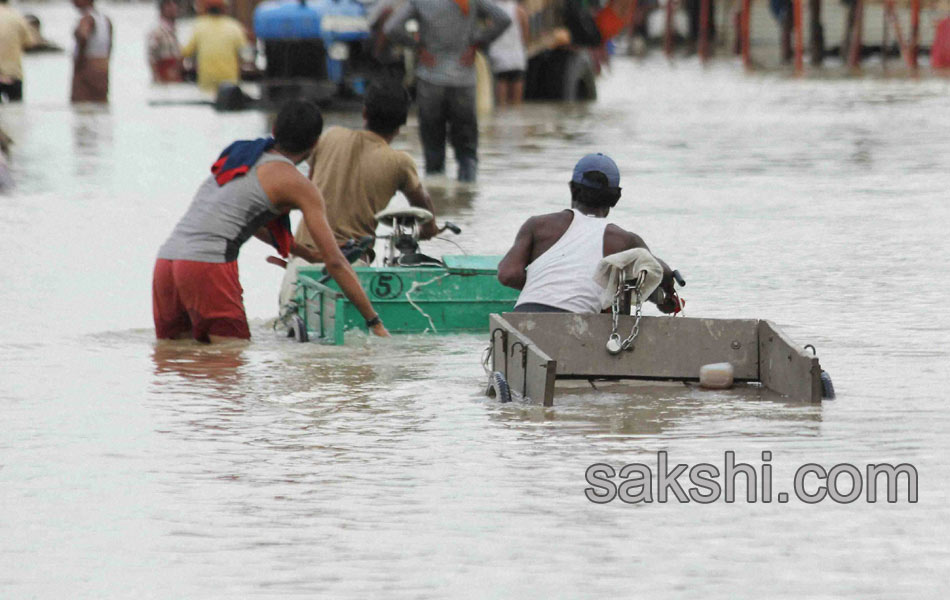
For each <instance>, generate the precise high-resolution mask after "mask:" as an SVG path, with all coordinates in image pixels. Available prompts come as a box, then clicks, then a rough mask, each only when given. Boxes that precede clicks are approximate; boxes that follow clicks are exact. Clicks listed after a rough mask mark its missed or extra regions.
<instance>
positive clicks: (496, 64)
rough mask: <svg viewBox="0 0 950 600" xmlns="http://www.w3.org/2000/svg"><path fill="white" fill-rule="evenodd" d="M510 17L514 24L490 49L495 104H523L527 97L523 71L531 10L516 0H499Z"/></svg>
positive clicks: (499, 4) (501, 6)
mask: <svg viewBox="0 0 950 600" xmlns="http://www.w3.org/2000/svg"><path fill="white" fill-rule="evenodd" d="M498 7H499V8H501V9H502V10H503V11H505V13H506V14H507V15H508V17H509V18H510V19H511V22H512V26H511V27H509V28H508V29H506V30H505V32H504V33H502V34H501V37H499V38H498V39H497V40H495V41H494V42H492V45H491V46H490V47H489V48H488V57H489V59H491V70H492V73H494V75H495V103H496V104H498V106H504V105H506V104H521V100H522V99H523V98H524V73H525V69H526V68H527V65H528V61H527V59H526V57H525V43H526V42H527V40H528V36H529V32H528V13H526V12H525V10H524V8H522V7H521V5H520V4H519V3H518V2H517V0H498Z"/></svg>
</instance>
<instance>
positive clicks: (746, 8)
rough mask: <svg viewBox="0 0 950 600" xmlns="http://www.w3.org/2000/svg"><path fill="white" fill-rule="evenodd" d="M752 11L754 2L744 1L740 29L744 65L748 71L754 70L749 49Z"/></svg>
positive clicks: (750, 0)
mask: <svg viewBox="0 0 950 600" xmlns="http://www.w3.org/2000/svg"><path fill="white" fill-rule="evenodd" d="M751 11H752V0H742V15H741V18H740V27H741V28H742V31H741V32H740V35H741V37H742V64H743V65H744V66H745V68H746V69H751V68H752V56H751V50H750V48H749V13H750V12H751Z"/></svg>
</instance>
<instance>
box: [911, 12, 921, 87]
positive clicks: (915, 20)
mask: <svg viewBox="0 0 950 600" xmlns="http://www.w3.org/2000/svg"><path fill="white" fill-rule="evenodd" d="M919 45H920V0H911V2H910V68H911V69H913V70H914V71H916V70H917V48H918V47H919Z"/></svg>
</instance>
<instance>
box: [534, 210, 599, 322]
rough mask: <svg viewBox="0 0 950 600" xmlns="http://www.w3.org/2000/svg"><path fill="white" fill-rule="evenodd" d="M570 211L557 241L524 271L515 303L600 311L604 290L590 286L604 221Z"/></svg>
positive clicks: (586, 311) (594, 285) (582, 310)
mask: <svg viewBox="0 0 950 600" xmlns="http://www.w3.org/2000/svg"><path fill="white" fill-rule="evenodd" d="M571 211H572V212H573V213H574V219H573V220H572V221H571V226H570V227H568V228H567V231H565V232H564V235H562V236H561V239H559V240H558V241H557V242H555V244H554V245H553V246H551V247H550V248H549V249H548V250H547V252H545V253H544V254H542V255H541V256H539V257H538V258H537V259H535V261H534V262H532V263H531V264H530V265H528V268H527V269H525V271H526V272H527V279H526V281H525V284H524V288H523V289H522V290H521V295H520V296H518V304H529V303H532V304H533V303H537V304H546V305H548V306H553V307H555V308H560V309H563V310H568V311H570V312H575V313H592V312H594V313H597V312H600V306H601V305H600V296H601V294H602V293H603V291H604V288H602V287H600V286H599V285H597V284H596V283H594V271H595V270H596V269H597V263H599V262H600V259H602V258H603V257H604V230H605V229H606V228H607V225H608V222H607V219H603V218H597V217H588V216H587V215H585V214H583V213H581V212H579V211H577V210H575V209H573V208H572V209H571Z"/></svg>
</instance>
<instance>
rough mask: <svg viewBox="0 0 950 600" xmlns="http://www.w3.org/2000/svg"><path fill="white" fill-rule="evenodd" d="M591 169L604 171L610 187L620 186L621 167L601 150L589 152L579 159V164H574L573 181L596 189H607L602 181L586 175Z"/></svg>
mask: <svg viewBox="0 0 950 600" xmlns="http://www.w3.org/2000/svg"><path fill="white" fill-rule="evenodd" d="M591 171H597V172H599V173H603V174H604V176H605V177H607V187H608V188H619V187H620V169H618V168H617V163H615V162H614V161H613V159H612V158H610V157H609V156H607V155H606V154H601V153H600V152H598V153H596V154H588V155H587V156H585V157H584V158H582V159H580V160H579V161H577V164H576V165H574V176H573V177H571V181H573V182H574V183H579V184H581V185H583V186H586V187H589V188H593V189H596V190H600V189H605V188H604V185H603V184H602V183H600V182H598V181H594V180H591V179H590V178H588V177H585V175H586V174H587V173H589V172H591Z"/></svg>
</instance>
